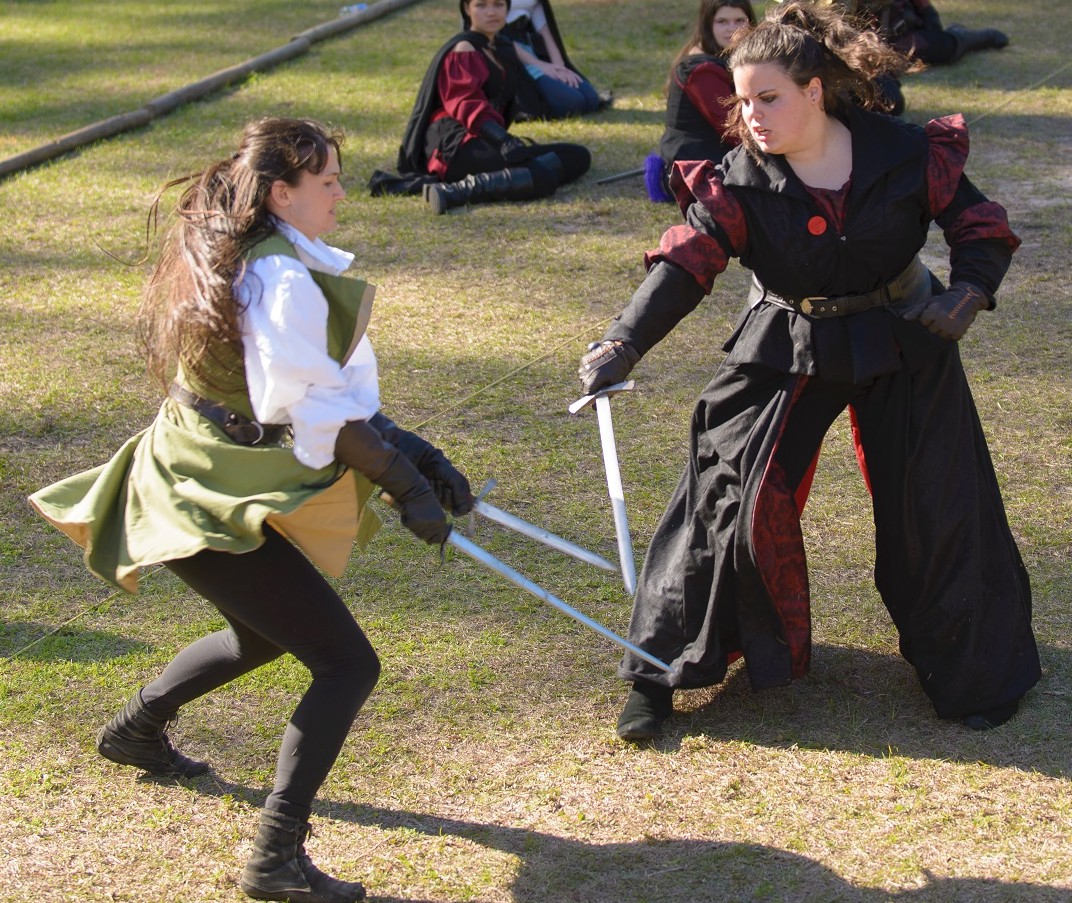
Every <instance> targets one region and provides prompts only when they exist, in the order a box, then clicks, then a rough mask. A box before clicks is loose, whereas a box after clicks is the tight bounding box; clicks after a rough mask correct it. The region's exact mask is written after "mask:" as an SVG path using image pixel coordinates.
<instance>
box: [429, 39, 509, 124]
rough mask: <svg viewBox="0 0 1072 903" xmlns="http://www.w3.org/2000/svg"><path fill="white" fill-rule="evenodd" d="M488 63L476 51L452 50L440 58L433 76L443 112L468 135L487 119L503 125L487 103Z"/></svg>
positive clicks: (500, 118)
mask: <svg viewBox="0 0 1072 903" xmlns="http://www.w3.org/2000/svg"><path fill="white" fill-rule="evenodd" d="M488 75H489V72H488V64H487V62H486V61H485V59H484V54H483V53H481V52H480V51H477V50H454V51H452V52H451V53H448V54H447V55H446V56H445V57H444V58H443V63H442V65H441V66H440V67H439V75H438V76H437V77H436V88H437V89H438V90H439V98H440V100H441V101H442V103H443V110H444V112H446V114H447V115H448V116H450V117H451V119H456V120H457V121H458V122H460V123H461V124H462V125H464V126H465V127H466V128H467V129H468V130H469V131H470V132H472V133H473V134H476V133H478V132H479V131H480V126H481V124H482V123H484V122H486V121H487V120H489V119H492V120H494V121H495V122H497V123H498V124H499V125H505V122H504V121H503V118H502V115H501V114H500V113H499V112H498V111H497V110H496V109H495V108H494V107H493V106H492V105H491V104H490V103H488V98H487V95H486V94H485V93H484V83H485V82H486V81H487V80H488Z"/></svg>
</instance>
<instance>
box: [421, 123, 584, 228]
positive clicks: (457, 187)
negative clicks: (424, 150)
mask: <svg viewBox="0 0 1072 903" xmlns="http://www.w3.org/2000/svg"><path fill="white" fill-rule="evenodd" d="M591 164H592V155H591V154H590V153H589V151H588V148H586V147H584V146H582V145H580V144H566V143H557V144H539V145H533V146H532V148H531V156H529V157H528V158H527V159H525V160H523V161H520V162H517V163H513V164H507V162H506V160H505V159H504V158H503V156H502V154H501V153H500V152H499V149H498V148H497V147H495V146H494V145H492V144H489V143H488V142H487V141H484V140H482V139H480V138H477V139H474V140H472V141H467V142H465V143H464V144H462V145H461V146H460V147H459V148H458V149H457V150H456V151H455V153H454V156H453V157H452V158H451V161H450V164H449V165H448V167H447V172H446V176H445V177H444V179H443V181H442V182H441V183H439V184H436V185H426V186H425V187H424V199H425V200H426V201H427V202H428V204H429V205H430V206H431V208H432V210H433V211H434V212H435V213H445V212H446V211H447V210H448V209H450V208H451V207H460V206H461V205H463V204H481V203H487V202H490V201H527V200H532V199H534V198H543V197H547V196H548V195H551V194H554V192H555V190H556V189H557V188H558V186H559V185H562V184H564V183H566V182H573V181H575V180H576V179H579V178H580V177H581V176H583V175H584V174H585V173H586V172H587V171H588V168H589V166H591Z"/></svg>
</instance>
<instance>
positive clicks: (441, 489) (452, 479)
mask: <svg viewBox="0 0 1072 903" xmlns="http://www.w3.org/2000/svg"><path fill="white" fill-rule="evenodd" d="M369 423H371V424H372V425H373V426H374V427H375V428H376V429H378V430H379V431H380V432H381V433H382V434H383V437H384V439H386V440H387V441H388V442H389V443H391V445H393V446H394V447H395V448H397V449H398V450H399V451H400V452H402V454H404V455H405V456H406V457H407V458H409V460H410V461H411V462H412V463H413V465H414V466H415V467H416V468H417V469H418V470H419V471H420V472H421V474H422V475H423V476H424V478H425V479H426V480H428V482H429V483H430V484H431V486H432V491H433V492H435V494H436V498H437V499H439V503H440V504H441V505H442V506H443V507H444V508H446V510H447V511H449V512H450V513H451V514H453V515H454V516H455V517H461V516H462V515H463V514H468V513H469V512H470V511H472V510H473V502H474V499H473V490H472V488H471V487H470V486H469V481H468V480H467V479H466V478H465V475H464V474H463V473H462V472H461V471H460V470H458V469H457V468H456V467H455V466H454V465H453V464H451V463H450V460H449V459H448V458H447V456H446V455H445V454H443V452H442V451H441V450H440V449H438V448H436V447H435V446H434V445H432V443H431V442H428V441H427V440H425V439H422V438H421V437H420V436H418V435H417V434H416V433H411V432H410V431H409V430H404V429H402V428H401V427H400V426H399V425H398V424H397V423H395V422H394V421H393V420H391V418H390V417H387V416H386V415H384V414H382V413H380V412H377V413H375V414H374V415H373V416H372V417H370V418H369Z"/></svg>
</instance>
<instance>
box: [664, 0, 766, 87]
mask: <svg viewBox="0 0 1072 903" xmlns="http://www.w3.org/2000/svg"><path fill="white" fill-rule="evenodd" d="M727 6H732V7H733V8H734V9H739V10H741V11H742V12H743V13H744V14H745V15H746V16H748V22H749V24H751V25H752V27H755V24H756V11H755V10H754V9H752V2H751V0H700V8H699V10H697V12H696V21H695V22H694V23H693V26H692V31H691V32H689V39H688V40H687V41H686V42H685V43H684V44H682V45H681V49H680V50H679V51H678V52H677V56H675V57H674V61H673V62H672V63H671V64H670V78H671V79H673V77H674V70H675V69H677V66H678V63H680V62H681V61H682V60H683V59H685V57H686V56H688V55H689V51H691V50H692V48H693V47H699V48H701V49H702V50H703V52H704V53H706V54H707V55H708V56H721V55H722V52H723V48H722V47H719V46H718V42H717V41H716V40H715V32H714V27H713V26H714V21H715V16H716V15H717V14H718V11H719V10H720V9H722V8H724V7H727Z"/></svg>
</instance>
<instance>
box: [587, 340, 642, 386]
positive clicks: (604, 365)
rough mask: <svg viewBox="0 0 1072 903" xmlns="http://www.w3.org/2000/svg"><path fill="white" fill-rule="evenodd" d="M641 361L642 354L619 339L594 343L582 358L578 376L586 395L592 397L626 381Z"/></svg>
mask: <svg viewBox="0 0 1072 903" xmlns="http://www.w3.org/2000/svg"><path fill="white" fill-rule="evenodd" d="M639 360H640V352H639V351H637V350H636V349H635V348H634V347H633V346H632V345H630V344H629V343H628V342H620V341H618V340H617V339H613V340H604V341H602V342H593V343H592V344H591V345H589V346H588V351H587V353H586V354H585V355H584V357H582V358H581V366H580V367H578V368H577V375H578V376H579V377H580V378H581V388H582V389H584V394H585V395H591V394H592V393H593V392H598V391H599V390H600V389H605V388H606V387H607V386H613V385H614V384H615V383H620V382H621V381H622V380H623V379H625V378H626V377H627V376H628V375H629V374H630V372H631V371H632V369H633V368H634V367H635V366H636V364H637V361H639Z"/></svg>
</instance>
